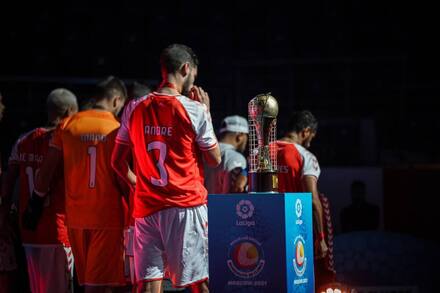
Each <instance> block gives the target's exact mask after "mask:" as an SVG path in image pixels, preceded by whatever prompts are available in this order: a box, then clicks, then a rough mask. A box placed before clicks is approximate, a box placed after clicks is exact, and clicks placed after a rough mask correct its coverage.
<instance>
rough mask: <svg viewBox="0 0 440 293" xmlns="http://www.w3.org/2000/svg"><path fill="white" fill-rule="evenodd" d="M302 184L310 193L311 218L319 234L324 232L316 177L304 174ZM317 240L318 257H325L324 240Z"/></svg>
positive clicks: (325, 246) (325, 247)
mask: <svg viewBox="0 0 440 293" xmlns="http://www.w3.org/2000/svg"><path fill="white" fill-rule="evenodd" d="M303 184H304V187H305V190H306V191H307V192H311V193H312V207H313V218H314V219H315V223H316V232H317V234H318V235H320V236H321V235H323V233H324V221H323V210H322V205H321V200H320V199H319V192H318V179H317V178H316V177H315V176H310V175H306V176H304V177H303ZM318 241H319V247H318V248H319V249H318V254H319V255H318V257H325V255H326V254H327V250H328V248H327V245H326V243H325V240H324V238H323V237H321V238H320V239H318Z"/></svg>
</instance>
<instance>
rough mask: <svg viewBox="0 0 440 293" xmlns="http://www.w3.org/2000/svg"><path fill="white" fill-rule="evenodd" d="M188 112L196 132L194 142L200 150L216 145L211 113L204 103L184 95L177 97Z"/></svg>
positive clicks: (206, 149)
mask: <svg viewBox="0 0 440 293" xmlns="http://www.w3.org/2000/svg"><path fill="white" fill-rule="evenodd" d="M178 99H179V100H180V102H181V103H182V104H183V106H184V108H185V109H186V111H187V112H188V115H189V117H190V119H191V123H192V126H193V128H194V131H195V133H196V142H197V144H198V146H199V148H200V149H201V150H202V151H209V150H211V149H213V148H215V147H216V146H217V144H218V143H217V137H216V136H215V132H214V127H213V126H212V119H211V114H210V113H209V111H208V109H207V107H206V105H205V104H202V103H199V102H195V101H193V100H191V99H189V98H187V97H185V96H180V97H178Z"/></svg>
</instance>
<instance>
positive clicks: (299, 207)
mask: <svg viewBox="0 0 440 293" xmlns="http://www.w3.org/2000/svg"><path fill="white" fill-rule="evenodd" d="M302 210H303V206H302V202H301V200H300V199H299V198H298V199H297V200H296V202H295V213H296V217H297V218H299V217H301V215H302Z"/></svg>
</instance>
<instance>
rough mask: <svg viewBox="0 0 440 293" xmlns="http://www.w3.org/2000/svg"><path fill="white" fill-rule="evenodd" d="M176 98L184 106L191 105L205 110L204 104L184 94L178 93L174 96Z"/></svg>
mask: <svg viewBox="0 0 440 293" xmlns="http://www.w3.org/2000/svg"><path fill="white" fill-rule="evenodd" d="M176 99H177V100H178V101H179V102H180V103H181V104H182V105H183V106H184V107H185V108H186V107H191V108H196V109H202V110H206V105H205V104H202V103H200V102H199V101H196V100H193V99H190V98H188V97H187V96H184V95H178V96H176Z"/></svg>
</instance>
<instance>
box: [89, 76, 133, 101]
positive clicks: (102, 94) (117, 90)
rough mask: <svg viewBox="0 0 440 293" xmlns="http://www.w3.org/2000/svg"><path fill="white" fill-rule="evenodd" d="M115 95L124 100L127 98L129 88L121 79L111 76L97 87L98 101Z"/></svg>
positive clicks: (96, 95)
mask: <svg viewBox="0 0 440 293" xmlns="http://www.w3.org/2000/svg"><path fill="white" fill-rule="evenodd" d="M115 95H121V96H122V97H123V98H124V99H126V98H127V88H126V87H125V84H124V82H123V81H122V80H120V79H119V78H117V77H114V76H109V77H107V78H106V79H104V80H103V81H100V82H99V83H98V84H97V85H96V92H95V98H96V99H97V100H101V99H104V98H111V97H113V96H115Z"/></svg>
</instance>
